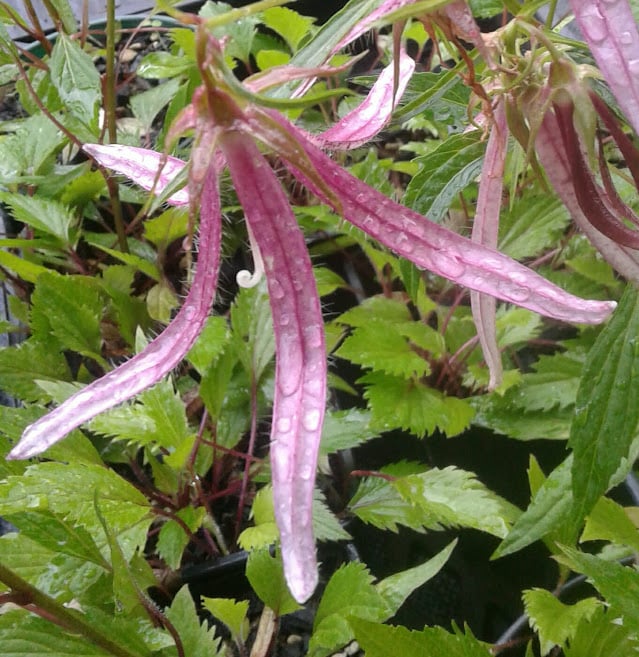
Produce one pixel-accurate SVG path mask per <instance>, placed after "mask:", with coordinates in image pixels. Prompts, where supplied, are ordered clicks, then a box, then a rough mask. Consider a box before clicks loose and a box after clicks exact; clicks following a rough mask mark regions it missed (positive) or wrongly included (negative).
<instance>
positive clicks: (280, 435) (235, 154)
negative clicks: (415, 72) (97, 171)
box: [9, 32, 614, 601]
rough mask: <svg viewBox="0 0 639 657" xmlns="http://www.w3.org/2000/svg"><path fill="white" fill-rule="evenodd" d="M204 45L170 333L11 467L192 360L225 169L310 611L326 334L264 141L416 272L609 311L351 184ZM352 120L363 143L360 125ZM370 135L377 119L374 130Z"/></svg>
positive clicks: (179, 197)
mask: <svg viewBox="0 0 639 657" xmlns="http://www.w3.org/2000/svg"><path fill="white" fill-rule="evenodd" d="M203 34H204V33H203V32H201V33H199V36H198V39H199V46H200V62H201V69H202V75H203V85H202V86H201V87H200V88H199V89H198V90H197V91H196V93H195V94H194V97H193V102H192V104H191V106H190V107H189V108H187V110H185V111H184V112H183V114H182V115H181V116H180V117H179V118H178V120H177V122H176V124H175V126H176V127H175V128H174V132H177V131H182V130H184V129H191V130H193V131H194V133H195V145H194V148H193V152H192V157H191V160H190V163H189V165H188V166H189V170H188V190H186V191H185V190H183V191H182V192H180V193H178V194H176V195H174V196H173V197H171V198H170V199H169V202H172V203H177V204H184V203H186V202H189V203H190V207H191V211H192V213H194V214H195V212H196V210H197V209H198V208H199V215H200V225H199V243H200V248H199V254H198V262H197V266H196V271H195V274H194V277H193V283H192V286H191V290H190V292H189V294H188V296H187V298H186V300H185V302H184V305H183V307H182V309H181V310H180V312H179V313H178V315H177V316H176V318H175V319H174V320H173V322H172V323H171V324H170V325H169V326H168V327H167V329H165V331H164V332H163V333H162V334H160V335H159V336H158V337H157V338H156V339H155V340H153V341H152V342H151V343H150V344H149V345H148V347H147V348H146V349H145V350H144V351H143V352H141V353H140V354H138V355H137V356H135V357H134V358H132V359H131V360H130V361H128V362H126V363H124V364H123V365H121V366H120V367H118V368H116V369H115V370H113V371H112V372H109V373H108V374H107V375H105V376H104V377H103V378H101V379H98V380H96V381H95V382H93V383H91V384H89V385H88V386H86V387H85V388H83V389H82V390H80V391H79V392H77V393H75V394H74V395H73V396H71V397H70V398H69V399H68V400H67V401H66V402H64V403H63V404H61V405H60V406H59V407H58V408H56V409H54V410H53V411H51V412H50V413H49V414H48V415H46V416H44V417H43V418H42V419H40V420H38V421H37V422H35V423H34V424H32V425H30V426H29V427H27V429H26V430H25V432H24V434H23V437H22V439H21V441H20V442H19V443H18V444H17V445H16V446H15V447H14V449H13V450H12V451H11V453H10V455H9V456H10V458H27V457H30V456H33V455H36V454H38V453H40V452H42V451H43V450H44V449H46V448H47V447H48V446H50V445H51V444H53V443H54V442H56V441H58V440H60V439H62V438H63V437H64V436H65V435H66V434H67V433H68V432H69V431H71V430H72V429H73V428H75V427H78V426H79V425H80V424H82V423H83V422H85V421H87V420H88V419H90V418H91V417H93V416H94V415H95V414H97V413H99V412H101V411H103V410H106V409H107V408H109V407H111V406H114V405H115V404H117V403H120V402H122V401H124V400H125V399H128V398H130V397H132V396H133V395H135V394H137V393H138V392H140V391H141V390H143V389H144V388H146V387H148V386H150V385H152V384H153V383H154V382H156V381H158V380H159V379H160V378H161V377H163V376H164V375H165V374H167V373H168V372H169V371H170V370H171V369H172V368H173V367H174V366H175V365H176V364H177V363H178V362H179V360H180V359H181V358H182V357H183V356H184V355H185V354H186V352H187V351H188V349H189V348H190V346H191V345H192V343H193V342H194V340H195V339H196V337H197V335H198V333H199V331H200V330H201V328H202V326H203V324H204V322H205V320H206V317H207V316H208V313H209V312H210V308H211V305H212V302H213V298H214V295H215V285H216V277H217V268H218V259H219V242H220V226H221V212H220V207H219V198H218V177H219V171H220V169H221V167H222V166H224V165H226V166H228V169H229V171H230V174H231V178H232V180H233V182H234V184H235V189H236V192H237V195H238V198H239V201H240V203H241V204H242V206H243V208H244V211H245V216H246V222H247V226H248V228H249V234H250V235H251V241H252V247H253V249H254V252H255V254H256V255H259V258H256V259H259V260H261V262H262V263H263V268H264V274H265V275H266V278H267V284H268V290H269V297H270V304H271V311H272V314H273V326H274V331H275V338H276V380H275V399H274V408H273V422H272V433H271V438H272V446H271V463H272V471H273V489H274V504H275V514H276V520H277V524H278V527H279V530H280V535H281V549H282V558H283V562H284V570H285V576H286V580H287V583H288V585H289V588H290V589H291V592H292V594H293V595H294V597H295V598H296V599H297V600H299V601H304V600H306V599H307V598H308V597H309V596H310V595H311V594H312V592H313V590H314V588H315V585H316V582H317V565H316V557H315V548H314V538H313V530H312V498H313V489H314V477H315V468H316V459H317V452H318V447H319V441H320V436H321V430H322V422H323V415H324V407H325V390H326V357H325V350H324V334H323V322H322V316H321V309H320V303H319V298H318V295H317V290H316V288H315V283H314V278H313V274H312V267H311V262H310V258H309V255H308V253H307V250H306V247H305V241H304V238H303V235H302V233H301V231H300V229H299V227H298V226H297V223H296V221H295V218H294V215H293V212H292V210H291V208H290V206H289V203H288V201H287V198H286V195H285V193H284V191H283V189H282V187H281V185H280V183H279V181H278V180H277V177H276V175H275V173H274V171H273V170H272V169H271V167H270V165H269V163H268V162H267V160H266V159H265V158H264V156H263V155H262V153H261V150H260V148H258V146H257V144H258V143H259V144H260V145H261V147H262V148H266V149H268V150H270V151H271V152H272V153H274V154H276V155H277V156H278V157H279V158H280V159H281V160H282V161H283V162H284V164H285V166H286V167H287V168H288V169H289V170H290V171H291V172H292V174H293V175H294V176H295V177H296V178H297V179H298V180H300V181H301V182H303V183H304V184H305V185H306V186H307V187H308V188H309V189H310V190H311V191H312V192H313V193H314V194H315V195H316V196H317V197H318V198H319V199H320V200H321V201H323V202H324V203H326V204H327V205H329V206H330V207H332V208H333V209H334V210H335V212H337V213H338V214H340V215H341V216H342V217H343V218H344V219H345V220H346V221H349V222H350V223H352V224H353V225H355V226H357V227H358V228H360V229H361V230H363V231H364V232H365V233H367V234H368V235H370V236H371V237H372V238H373V239H375V240H377V241H378V242H379V243H380V244H383V245H385V246H387V247H388V248H389V249H391V250H392V251H394V252H395V253H397V254H399V255H400V256H403V257H406V258H408V259H410V260H411V261H412V262H414V263H415V264H416V265H417V266H419V267H421V268H424V269H428V270H430V271H432V272H434V273H436V274H439V275H441V276H444V277H446V278H448V279H450V280H451V281H454V282H456V283H458V284H460V285H463V286H466V287H469V288H471V289H473V290H477V291H479V292H483V293H486V294H490V295H492V296H495V297H497V298H500V299H503V300H505V301H507V302H511V303H515V304H518V305H521V306H524V307H526V308H529V309H531V310H534V311H536V312H539V313H541V314H544V315H547V316H550V317H554V318H557V319H560V320H565V321H573V322H583V323H598V322H602V321H604V320H605V319H606V318H607V317H608V315H609V314H610V312H611V311H612V309H613V308H614V303H613V302H607V301H587V300H583V299H579V298H577V297H574V296H573V295H571V294H569V293H567V292H565V291H563V290H561V289H560V288H558V287H556V286H555V285H553V284H551V283H549V282H548V281H546V280H545V279H544V278H542V277H541V276H539V275H538V274H536V273H534V272H533V271H531V270H530V269H528V268H526V267H524V266H523V265H521V264H519V263H517V262H515V261H513V260H512V259H510V258H508V257H507V256H505V255H503V254H501V253H500V252H499V251H497V250H495V249H493V248H490V247H487V246H484V245H482V244H480V243H477V242H473V241H471V240H469V239H466V238H463V237H461V236H460V235H458V234H456V233H454V232H452V231H450V230H447V229H446V228H444V227H442V226H440V225H437V224H435V223H432V222H430V221H429V220H428V219H426V218H424V217H423V216H421V215H419V214H417V213H415V212H413V211H411V210H409V209H408V208H406V207H403V206H401V205H399V204H397V203H395V202H394V201H392V200H391V199H389V198H387V197H385V196H384V195H383V194H381V193H380V192H378V191H377V190H375V189H373V188H371V187H369V186H368V185H367V184H366V183H364V182H362V181H361V180H359V179H357V178H355V177H354V176H352V175H351V174H350V173H348V172H347V171H346V170H345V169H344V168H342V167H341V166H340V165H338V164H336V163H335V162H334V161H333V160H332V159H331V158H330V157H328V156H327V155H326V154H325V153H324V152H323V151H322V150H321V149H320V148H319V147H318V146H317V145H316V144H315V143H314V142H315V141H316V140H315V139H314V138H312V137H310V136H309V135H308V134H306V133H305V132H303V131H302V130H300V129H299V128H297V127H296V126H295V125H293V124H292V123H290V122H289V121H288V120H287V119H286V118H284V116H282V115H281V114H279V113H278V112H276V111H274V110H269V109H264V108H263V107H260V106H259V105H257V104H255V103H253V102H250V100H247V97H246V95H245V94H244V95H241V94H240V95H238V94H237V93H236V92H235V90H234V87H233V85H229V84H228V76H227V74H228V71H225V70H224V68H223V67H224V64H223V56H222V49H221V46H220V44H219V43H218V42H217V41H215V40H213V39H212V38H211V37H210V36H203ZM385 89H386V92H385V93H384V94H383V96H384V98H385V99H388V95H389V94H392V95H391V100H390V102H389V103H385V106H386V107H388V108H392V105H393V100H392V97H393V96H394V89H391V88H390V87H389V85H386V86H385ZM364 107H366V106H364ZM349 120H350V122H351V123H350V127H349V128H348V129H349V131H350V134H351V136H354V138H355V139H356V138H357V136H358V135H357V130H356V128H357V115H353V116H351V117H350V119H349ZM361 121H362V122H361V131H362V133H361V134H362V135H367V134H368V133H369V132H370V130H371V127H370V126H371V122H370V121H368V120H366V121H364V120H363V119H362V120H361ZM373 125H375V126H378V125H383V121H382V123H381V124H380V123H379V121H377V119H376V120H375V121H374V122H373ZM354 128H355V129H354ZM375 129H377V128H375ZM338 134H339V132H338ZM86 150H87V152H88V153H90V154H91V155H92V156H93V157H94V158H95V159H96V161H98V162H100V163H101V164H102V165H104V166H107V167H109V168H112V169H114V170H115V171H118V172H120V173H123V174H125V175H127V176H129V177H130V178H131V179H132V180H134V181H135V182H138V183H139V184H141V185H142V186H143V187H146V188H147V189H152V190H153V191H154V192H155V193H160V192H162V191H163V190H164V189H165V187H166V186H167V184H168V183H169V182H170V181H171V180H173V179H174V177H175V176H176V175H178V173H179V172H180V171H181V169H182V168H183V167H184V166H185V164H184V163H181V162H180V161H179V160H176V159H175V158H171V157H168V158H167V157H163V156H162V155H160V154H159V153H155V152H153V151H145V150H143V149H137V148H132V147H124V146H99V145H90V146H87V147H86ZM162 167H163V168H162ZM160 168H161V171H160V172H159V173H158V169H160Z"/></svg>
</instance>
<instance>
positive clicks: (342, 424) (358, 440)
mask: <svg viewBox="0 0 639 657" xmlns="http://www.w3.org/2000/svg"><path fill="white" fill-rule="evenodd" d="M370 421H371V417H370V413H369V412H367V411H361V410H359V409H356V408H351V409H348V410H345V411H328V412H327V413H326V415H325V416H324V426H323V428H322V443H321V445H320V453H321V454H323V455H327V454H332V453H334V452H338V451H339V450H341V449H349V448H351V447H357V446H358V445H361V444H363V443H365V442H367V441H368V440H372V439H373V438H376V437H377V436H378V435H379V434H378V433H377V432H375V431H373V430H372V429H371V427H370Z"/></svg>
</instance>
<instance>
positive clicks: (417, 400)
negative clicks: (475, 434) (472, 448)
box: [359, 371, 474, 437]
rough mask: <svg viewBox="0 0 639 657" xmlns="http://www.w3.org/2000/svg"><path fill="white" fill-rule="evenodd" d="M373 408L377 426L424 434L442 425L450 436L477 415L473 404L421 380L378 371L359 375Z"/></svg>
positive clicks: (378, 428) (443, 429) (442, 428)
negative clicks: (447, 394) (442, 391)
mask: <svg viewBox="0 0 639 657" xmlns="http://www.w3.org/2000/svg"><path fill="white" fill-rule="evenodd" d="M359 383H363V384H365V386H366V391H365V393H364V397H366V399H367V400H368V402H369V404H370V408H371V411H372V421H371V425H372V428H373V429H374V430H387V429H395V428H401V429H405V430H407V431H410V432H411V433H413V434H415V435H416V436H419V437H422V436H424V435H426V434H431V433H433V432H434V431H435V430H436V429H439V430H440V431H442V432H443V433H445V434H446V435H448V436H454V435H457V434H458V433H461V432H462V431H464V430H465V429H466V428H467V427H468V426H469V424H470V421H471V420H472V418H473V415H474V411H473V409H472V408H471V406H470V404H469V403H468V402H466V401H465V400H463V399H458V398H457V397H446V396H445V395H443V394H442V393H441V392H439V391H438V390H435V389H433V388H429V387H427V386H426V385H424V384H423V383H422V382H421V381H410V380H406V379H404V378H399V377H397V376H391V375H388V374H385V373H384V372H379V371H374V372H370V373H369V374H366V375H365V376H363V377H361V378H360V379H359Z"/></svg>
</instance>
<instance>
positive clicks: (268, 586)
mask: <svg viewBox="0 0 639 657" xmlns="http://www.w3.org/2000/svg"><path fill="white" fill-rule="evenodd" d="M246 577H247V578H248V581H249V583H250V584H251V587H252V589H253V591H255V593H256V594H257V596H258V597H259V599H260V600H261V601H262V602H263V603H264V604H265V605H266V606H267V607H270V608H271V609H272V610H273V611H274V612H275V614H276V615H277V616H283V615H284V614H290V613H292V612H293V611H296V610H297V609H299V608H300V606H299V605H298V604H297V602H295V600H294V599H293V596H292V595H291V594H290V593H289V590H288V588H287V586H286V582H285V581H284V567H283V566H282V559H281V558H280V557H279V555H278V556H275V557H272V556H271V555H270V553H269V550H268V548H263V549H260V550H254V551H253V552H251V553H250V554H249V558H248V562H247V564H246Z"/></svg>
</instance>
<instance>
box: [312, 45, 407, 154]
mask: <svg viewBox="0 0 639 657" xmlns="http://www.w3.org/2000/svg"><path fill="white" fill-rule="evenodd" d="M414 70H415V61H414V60H413V59H412V58H411V57H409V56H408V54H407V53H406V51H405V50H404V49H402V50H401V51H400V59H399V78H398V79H397V80H395V66H394V62H391V63H390V64H389V65H388V66H387V67H386V68H385V69H384V70H383V71H382V72H381V73H380V75H379V77H378V78H377V81H376V82H375V84H374V85H373V86H372V88H371V90H370V91H369V93H368V96H366V98H365V99H364V100H363V101H362V102H361V103H360V105H358V107H356V108H355V109H354V110H352V111H351V112H349V113H348V114H346V116H344V117H343V118H342V119H341V120H340V121H338V122H337V123H336V124H335V125H333V126H331V127H330V128H329V129H328V130H325V131H324V132H323V133H322V134H320V135H317V136H316V137H314V139H313V140H314V141H315V142H316V143H317V144H318V145H320V146H323V147H324V148H357V147H359V146H361V145H362V144H365V143H367V142H369V141H370V140H371V139H372V138H373V137H374V136H375V135H376V134H377V133H378V132H380V130H382V128H384V126H385V125H386V124H387V123H388V121H390V118H391V115H392V113H393V110H394V109H395V107H396V105H397V102H398V101H399V99H400V98H401V97H402V95H403V94H404V91H406V86H407V85H408V82H409V80H410V78H411V75H412V74H413V71H414Z"/></svg>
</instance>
